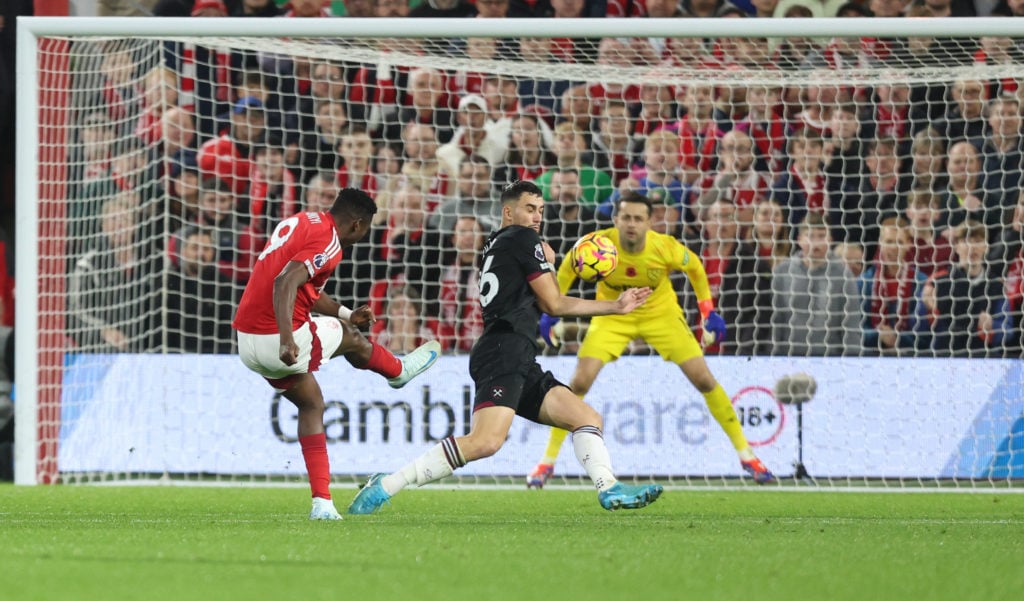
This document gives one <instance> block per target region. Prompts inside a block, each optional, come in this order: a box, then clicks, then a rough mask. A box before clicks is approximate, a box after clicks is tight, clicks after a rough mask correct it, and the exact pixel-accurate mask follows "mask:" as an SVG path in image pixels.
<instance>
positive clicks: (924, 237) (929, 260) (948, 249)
mask: <svg viewBox="0 0 1024 601" xmlns="http://www.w3.org/2000/svg"><path fill="white" fill-rule="evenodd" d="M906 214H907V222H908V226H907V231H908V232H909V234H910V236H909V237H910V248H908V250H907V254H908V255H909V258H910V262H911V263H912V264H913V265H914V268H915V269H917V271H920V272H921V273H923V274H925V275H926V276H928V277H932V276H934V275H935V274H936V273H938V272H943V271H949V267H950V257H951V256H952V254H953V247H952V246H951V245H950V242H949V239H948V238H947V237H945V236H943V235H941V233H940V232H939V229H938V225H939V223H940V220H941V218H942V210H941V206H940V199H939V196H938V195H937V194H935V193H933V192H932V191H930V190H927V189H918V190H912V191H911V192H910V193H909V194H908V195H907V209H906Z"/></svg>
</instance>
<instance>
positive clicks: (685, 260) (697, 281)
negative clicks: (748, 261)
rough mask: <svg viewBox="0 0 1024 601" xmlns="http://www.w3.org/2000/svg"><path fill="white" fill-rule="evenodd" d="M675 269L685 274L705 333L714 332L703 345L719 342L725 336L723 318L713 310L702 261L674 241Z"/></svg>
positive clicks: (713, 305)
mask: <svg viewBox="0 0 1024 601" xmlns="http://www.w3.org/2000/svg"><path fill="white" fill-rule="evenodd" d="M673 251H674V254H675V256H674V257H673V259H674V261H673V262H674V263H675V265H674V266H673V267H674V268H675V269H677V270H679V271H682V272H683V273H685V274H686V279H687V280H689V281H690V286H692V287H693V292H694V294H695V295H696V296H697V309H698V310H700V322H701V326H702V328H703V329H704V332H705V333H708V332H710V333H712V334H714V339H713V340H711V339H708V340H703V341H702V342H704V344H705V345H708V344H714V343H715V342H721V341H722V340H723V339H724V338H725V320H724V319H722V316H721V315H719V314H718V313H717V312H716V311H715V301H714V299H712V298H711V286H710V284H708V274H707V272H706V271H705V270H704V263H703V262H702V261H701V260H700V258H699V257H698V256H697V254H696V253H694V252H693V251H691V250H690V249H689V248H687V247H685V246H683V245H682V244H679V243H676V248H675V249H673Z"/></svg>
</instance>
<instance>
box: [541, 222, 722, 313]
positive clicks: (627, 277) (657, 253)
mask: <svg viewBox="0 0 1024 601" xmlns="http://www.w3.org/2000/svg"><path fill="white" fill-rule="evenodd" d="M597 233H599V234H603V235H605V236H607V237H608V239H609V240H611V241H612V242H613V243H614V244H615V248H616V249H618V251H619V266H618V268H617V269H616V270H615V271H614V272H613V273H612V274H611V275H610V276H608V278H607V279H605V280H603V281H601V282H599V283H598V284H597V298H598V299H600V300H615V299H616V298H618V297H619V294H621V293H622V291H623V290H625V289H627V288H641V287H643V286H650V287H651V289H653V290H654V292H653V293H652V294H651V296H650V298H648V299H647V302H646V303H644V306H642V307H640V308H639V309H637V310H636V311H634V312H633V313H631V314H630V315H629V316H632V317H638V318H646V317H650V316H651V315H654V314H662V315H664V314H665V313H666V312H672V311H679V310H681V309H680V307H679V300H678V298H677V297H676V292H675V290H674V289H673V288H672V283H671V282H670V281H669V278H668V276H669V274H670V273H672V272H673V271H682V272H683V273H685V274H686V277H687V279H688V280H689V281H690V285H691V286H693V290H694V292H695V293H696V294H697V301H698V302H700V301H703V300H708V299H710V298H711V289H710V287H709V286H708V276H707V274H706V273H705V272H704V264H703V263H701V261H700V258H698V257H697V255H696V254H695V253H694V252H693V251H691V250H690V249H689V248H687V247H686V246H684V245H683V244H682V243H681V242H679V241H678V240H676V239H675V238H673V237H672V236H669V235H667V234H659V233H657V232H655V231H648V232H647V240H646V242H645V244H644V249H643V250H642V251H641V252H639V253H636V254H630V253H627V252H626V251H625V250H624V249H623V248H622V243H621V242H620V241H619V230H618V229H616V228H608V229H605V230H598V232H597ZM575 281H576V273H575V272H574V271H573V270H572V266H571V265H569V262H568V261H562V264H561V265H560V266H559V268H558V287H559V288H560V289H561V290H562V294H565V293H566V292H567V291H568V290H569V288H571V287H572V285H573V282H575Z"/></svg>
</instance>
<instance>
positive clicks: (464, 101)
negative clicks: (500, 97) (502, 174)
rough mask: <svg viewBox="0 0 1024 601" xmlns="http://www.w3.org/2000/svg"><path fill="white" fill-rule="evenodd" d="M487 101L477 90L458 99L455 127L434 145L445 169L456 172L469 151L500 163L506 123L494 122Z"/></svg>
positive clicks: (506, 145)
mask: <svg viewBox="0 0 1024 601" xmlns="http://www.w3.org/2000/svg"><path fill="white" fill-rule="evenodd" d="M487 114H488V113H487V101H486V100H484V98H483V97H482V96H479V95H477V94H467V95H466V96H463V97H462V98H461V99H460V100H459V105H458V110H457V111H456V113H455V118H456V121H457V122H458V129H456V130H455V134H454V135H453V136H452V139H451V141H450V142H448V143H447V144H444V145H443V146H441V147H440V148H438V149H437V158H438V160H439V161H441V163H442V164H444V165H445V171H447V172H448V173H459V165H460V164H461V163H462V161H463V159H465V158H466V157H467V156H469V155H470V154H478V155H480V156H482V157H484V158H485V159H487V162H488V163H490V164H491V166H492V167H494V166H495V165H497V164H498V163H500V162H501V161H502V160H503V159H504V158H505V153H506V152H508V138H509V129H508V123H501V124H499V123H496V122H494V121H492V120H491V119H489V118H488V116H487Z"/></svg>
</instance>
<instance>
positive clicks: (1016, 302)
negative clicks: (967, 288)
mask: <svg viewBox="0 0 1024 601" xmlns="http://www.w3.org/2000/svg"><path fill="white" fill-rule="evenodd" d="M988 263H989V265H990V266H991V267H990V276H989V277H990V279H995V280H999V279H1000V278H1001V279H1002V282H1003V291H1004V292H1003V293H1004V294H1005V295H1006V301H1007V309H1008V311H1009V314H1010V317H1011V320H1012V321H1011V323H1012V324H1013V326H1014V329H1015V330H1016V335H1015V336H1012V337H1011V338H1010V339H1009V340H1007V341H1006V350H1007V356H1009V357H1022V356H1024V355H1022V353H1024V193H1020V194H1019V195H1018V197H1017V205H1016V206H1015V207H1014V210H1013V218H1012V219H1011V220H1010V224H1009V225H1007V226H1006V227H1005V228H1004V229H1003V231H1002V233H1001V234H1000V236H999V240H998V241H997V242H996V243H995V244H993V245H992V248H991V249H990V250H989V254H988Z"/></svg>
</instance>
